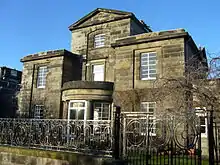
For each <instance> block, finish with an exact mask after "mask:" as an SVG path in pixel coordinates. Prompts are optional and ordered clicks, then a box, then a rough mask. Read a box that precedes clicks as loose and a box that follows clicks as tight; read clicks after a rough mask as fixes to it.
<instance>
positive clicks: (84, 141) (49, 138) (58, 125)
mask: <svg viewBox="0 0 220 165" xmlns="http://www.w3.org/2000/svg"><path fill="white" fill-rule="evenodd" d="M0 144H1V145H10V146H19V147H27V148H38V149H45V150H63V151H76V152H83V153H89V154H94V153H95V154H102V155H103V154H105V155H111V154H112V148H113V147H112V145H113V134H112V122H111V121H109V120H87V121H84V120H77V121H76V120H65V119H8V118H7V119H4V118H2V119H0Z"/></svg>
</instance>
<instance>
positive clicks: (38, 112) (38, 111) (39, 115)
mask: <svg viewBox="0 0 220 165" xmlns="http://www.w3.org/2000/svg"><path fill="white" fill-rule="evenodd" d="M43 112H44V105H34V118H35V119H43Z"/></svg>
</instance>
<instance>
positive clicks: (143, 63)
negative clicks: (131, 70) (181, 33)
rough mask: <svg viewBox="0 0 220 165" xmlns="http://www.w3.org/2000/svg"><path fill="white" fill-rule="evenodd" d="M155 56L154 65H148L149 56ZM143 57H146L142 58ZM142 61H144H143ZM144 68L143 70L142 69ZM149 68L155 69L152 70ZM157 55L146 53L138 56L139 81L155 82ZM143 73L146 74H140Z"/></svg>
mask: <svg viewBox="0 0 220 165" xmlns="http://www.w3.org/2000/svg"><path fill="white" fill-rule="evenodd" d="M151 54H155V63H153V64H152V63H151V64H150V61H151V60H150V55H151ZM144 55H145V56H146V55H147V56H146V57H144ZM143 59H144V60H145V61H143ZM143 67H145V69H144V68H143ZM150 67H155V68H154V69H152V68H150ZM156 67H157V53H156V52H148V53H141V55H140V79H141V80H155V79H156V77H157V68H156ZM143 71H145V72H147V74H145V75H144V76H143V74H142V72H143ZM150 71H155V73H150ZM152 75H155V76H152Z"/></svg>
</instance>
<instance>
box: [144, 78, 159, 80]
mask: <svg viewBox="0 0 220 165" xmlns="http://www.w3.org/2000/svg"><path fill="white" fill-rule="evenodd" d="M156 79H157V78H143V79H141V80H156Z"/></svg>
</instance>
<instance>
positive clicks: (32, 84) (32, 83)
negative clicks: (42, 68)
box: [29, 64, 35, 118]
mask: <svg viewBox="0 0 220 165" xmlns="http://www.w3.org/2000/svg"><path fill="white" fill-rule="evenodd" d="M34 72H35V64H34V65H33V71H32V82H31V93H30V101H29V118H31V117H32V116H31V108H32V106H31V103H32V95H33V86H34Z"/></svg>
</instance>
